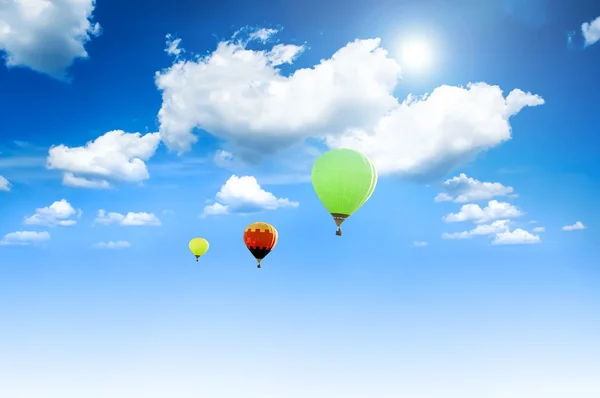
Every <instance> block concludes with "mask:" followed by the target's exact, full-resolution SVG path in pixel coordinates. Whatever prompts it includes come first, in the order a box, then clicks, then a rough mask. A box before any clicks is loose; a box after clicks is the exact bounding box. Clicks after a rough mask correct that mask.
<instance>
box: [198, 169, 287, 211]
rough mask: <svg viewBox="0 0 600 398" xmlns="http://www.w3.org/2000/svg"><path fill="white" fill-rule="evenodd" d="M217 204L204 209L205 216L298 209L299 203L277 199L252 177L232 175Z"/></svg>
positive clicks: (222, 189) (218, 196) (218, 197)
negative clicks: (281, 208)
mask: <svg viewBox="0 0 600 398" xmlns="http://www.w3.org/2000/svg"><path fill="white" fill-rule="evenodd" d="M216 199H217V202H215V203H214V204H213V205H209V206H206V207H205V208H204V213H203V215H205V216H208V215H222V214H229V213H251V212H255V211H259V210H263V209H264V210H275V209H277V208H280V207H298V202H293V201H291V200H289V199H287V198H277V197H276V196H275V195H273V194H272V193H271V192H267V191H265V190H264V189H262V188H261V187H260V185H258V182H257V181H256V178H254V177H252V176H243V177H238V176H236V175H232V176H231V177H230V178H229V180H227V182H226V183H225V184H224V185H223V186H222V187H221V190H220V191H219V192H217V195H216Z"/></svg>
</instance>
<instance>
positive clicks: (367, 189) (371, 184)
mask: <svg viewBox="0 0 600 398" xmlns="http://www.w3.org/2000/svg"><path fill="white" fill-rule="evenodd" d="M311 178H312V184H313V188H314V189H315V192H316V194H317V196H318V197H319V200H320V201H321V203H323V205H324V206H325V208H326V209H327V211H328V212H329V213H330V214H331V216H332V217H333V220H334V221H335V224H336V225H337V226H338V229H337V231H336V233H335V234H336V235H338V236H342V229H341V225H342V223H343V222H344V220H346V219H347V218H348V217H350V216H351V215H352V214H354V212H355V211H356V210H358V209H359V208H360V207H361V206H362V205H363V204H364V203H365V202H366V201H367V200H368V199H369V198H370V197H371V195H372V194H373V191H374V190H375V185H377V170H376V169H375V166H373V163H371V161H370V160H369V158H367V157H366V156H365V155H363V154H362V153H360V152H356V151H353V150H351V149H343V148H340V149H333V150H331V151H328V152H325V153H324V154H323V155H321V156H320V157H319V158H318V159H317V160H316V161H315V163H314V165H313V168H312V176H311Z"/></svg>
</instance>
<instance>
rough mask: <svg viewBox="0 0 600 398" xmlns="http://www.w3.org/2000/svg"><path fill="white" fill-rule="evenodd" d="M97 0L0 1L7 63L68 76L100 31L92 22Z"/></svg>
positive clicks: (0, 33)
mask: <svg viewBox="0 0 600 398" xmlns="http://www.w3.org/2000/svg"><path fill="white" fill-rule="evenodd" d="M94 7H95V0H2V1H0V50H2V51H4V52H5V53H6V57H5V58H6V65H7V66H9V67H11V66H24V67H28V68H31V69H33V70H35V71H38V72H41V73H45V74H47V75H49V76H52V77H55V78H58V79H64V78H65V77H66V75H67V73H66V70H67V68H68V67H69V66H71V64H72V63H73V61H74V60H75V59H77V58H87V57H88V53H87V51H86V49H85V44H86V43H87V42H88V41H89V40H91V38H92V37H93V36H96V35H98V34H99V33H100V25H99V24H97V23H94V22H93V21H92V14H93V12H94Z"/></svg>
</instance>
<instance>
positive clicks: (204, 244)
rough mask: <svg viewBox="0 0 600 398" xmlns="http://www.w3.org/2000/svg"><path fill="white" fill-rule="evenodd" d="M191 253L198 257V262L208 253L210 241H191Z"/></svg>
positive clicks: (195, 239) (197, 239)
mask: <svg viewBox="0 0 600 398" xmlns="http://www.w3.org/2000/svg"><path fill="white" fill-rule="evenodd" d="M189 246H190V251H191V252H192V254H193V255H194V256H196V262H197V261H198V259H199V258H200V256H202V255H204V254H205V253H206V252H207V251H208V247H209V244H208V241H207V240H206V239H204V238H194V239H192V240H191V241H190V244H189Z"/></svg>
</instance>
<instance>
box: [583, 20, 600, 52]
mask: <svg viewBox="0 0 600 398" xmlns="http://www.w3.org/2000/svg"><path fill="white" fill-rule="evenodd" d="M581 34H582V35H583V38H584V40H585V45H586V46H591V45H592V44H594V43H596V42H597V41H599V40H600V17H598V18H596V19H594V20H592V21H590V22H584V23H583V24H581Z"/></svg>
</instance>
